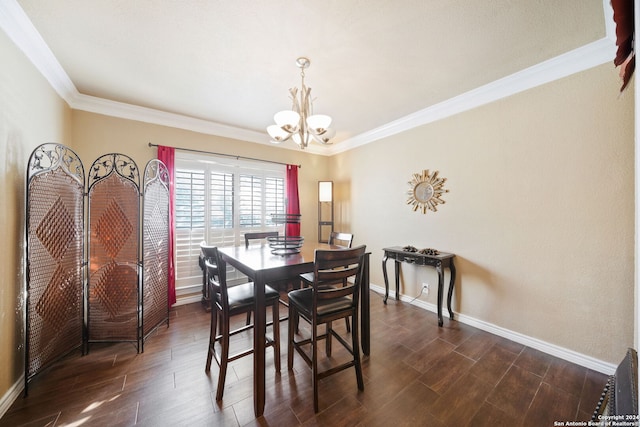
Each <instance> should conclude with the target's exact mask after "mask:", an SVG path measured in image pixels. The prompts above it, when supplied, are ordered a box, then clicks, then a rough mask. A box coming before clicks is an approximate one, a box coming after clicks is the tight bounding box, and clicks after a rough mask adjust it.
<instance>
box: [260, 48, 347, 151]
mask: <svg viewBox="0 0 640 427" xmlns="http://www.w3.org/2000/svg"><path fill="white" fill-rule="evenodd" d="M296 65H297V66H298V68H300V76H301V77H302V86H301V88H300V89H298V88H297V87H294V88H291V89H289V93H290V94H291V100H292V101H293V106H292V107H291V110H284V111H280V112H278V113H276V114H275V115H274V116H273V120H274V121H275V122H276V124H275V125H271V126H269V127H267V132H269V135H270V136H271V138H272V139H271V142H272V143H274V144H279V143H281V142H284V141H287V140H289V139H292V140H293V142H295V143H296V144H298V145H299V146H300V148H302V149H303V150H304V149H305V147H307V146H308V145H309V142H311V141H312V140H313V141H316V142H319V143H321V144H330V142H329V140H330V139H331V138H332V137H333V136H334V135H335V133H336V132H335V130H334V129H329V126H330V125H331V117H329V116H327V115H324V114H313V100H312V99H311V88H310V87H306V86H305V85H304V70H305V69H306V68H308V67H309V65H311V61H309V59H308V58H305V57H300V58H298V59H297V60H296Z"/></svg>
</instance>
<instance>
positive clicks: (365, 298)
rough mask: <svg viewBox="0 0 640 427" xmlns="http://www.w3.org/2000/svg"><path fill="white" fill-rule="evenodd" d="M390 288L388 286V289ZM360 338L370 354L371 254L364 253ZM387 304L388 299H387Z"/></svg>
mask: <svg viewBox="0 0 640 427" xmlns="http://www.w3.org/2000/svg"><path fill="white" fill-rule="evenodd" d="M388 289H389V288H388V287H387V290H388ZM360 293H361V297H360V335H361V337H360V340H361V343H362V353H363V354H365V355H367V356H368V355H369V353H370V352H371V307H370V295H369V254H368V253H366V254H365V255H364V265H363V270H362V285H361V289H360ZM385 304H386V300H385Z"/></svg>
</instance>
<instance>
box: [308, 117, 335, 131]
mask: <svg viewBox="0 0 640 427" xmlns="http://www.w3.org/2000/svg"><path fill="white" fill-rule="evenodd" d="M307 125H309V127H310V128H311V129H314V130H315V131H316V133H318V134H320V135H322V134H323V133H325V132H326V131H327V129H329V126H331V117H329V116H327V115H325V114H314V115H313V116H309V117H307Z"/></svg>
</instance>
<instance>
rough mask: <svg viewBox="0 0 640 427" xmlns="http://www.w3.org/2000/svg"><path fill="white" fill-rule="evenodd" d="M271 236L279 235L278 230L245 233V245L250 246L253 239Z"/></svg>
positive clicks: (263, 238)
mask: <svg viewBox="0 0 640 427" xmlns="http://www.w3.org/2000/svg"><path fill="white" fill-rule="evenodd" d="M269 237H278V232H277V231H260V232H255V233H244V246H245V247H246V248H248V247H249V242H250V241H251V240H265V239H267V238H269Z"/></svg>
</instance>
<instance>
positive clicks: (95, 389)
mask: <svg viewBox="0 0 640 427" xmlns="http://www.w3.org/2000/svg"><path fill="white" fill-rule="evenodd" d="M371 309H372V316H371V319H372V320H371V328H372V349H371V355H370V356H369V357H363V369H364V376H365V389H364V391H361V392H360V391H358V389H357V386H356V379H355V373H354V370H353V369H349V370H346V371H343V372H340V373H338V374H336V375H333V376H331V377H329V378H326V379H325V380H323V381H322V382H321V384H320V409H321V412H319V413H318V414H314V412H313V392H312V389H311V378H310V371H309V370H308V368H307V366H306V364H304V362H303V361H302V360H301V359H300V358H299V356H296V360H295V364H294V371H292V372H288V371H287V369H286V366H287V364H286V358H287V354H286V343H285V340H286V338H285V337H286V336H287V334H286V330H287V325H286V322H282V323H281V325H282V328H281V334H282V348H283V350H282V354H281V360H282V366H283V369H282V372H281V374H280V375H276V374H275V371H274V369H273V357H272V354H273V353H272V352H271V351H270V349H267V375H266V382H267V399H266V407H265V415H264V417H261V418H258V419H256V418H255V417H254V415H253V397H252V396H253V395H252V393H253V388H252V387H253V383H252V379H251V375H252V358H251V357H245V358H243V359H241V360H239V361H236V362H233V363H232V364H231V365H230V368H229V371H228V374H227V384H226V388H225V394H224V400H223V401H222V402H216V401H215V389H216V382H217V372H218V371H217V365H215V363H214V365H213V366H212V371H211V373H210V375H207V374H206V373H205V371H204V365H205V360H206V356H207V344H208V339H209V319H210V316H209V314H208V313H205V311H204V310H203V308H202V306H201V305H200V304H190V305H185V306H180V307H176V308H174V309H172V310H171V325H170V327H169V328H166V327H165V326H162V327H161V328H160V329H159V330H158V331H157V332H156V333H155V334H154V335H152V336H151V337H149V338H148V339H147V341H146V343H145V347H144V350H145V351H144V353H142V354H137V353H136V349H135V347H134V346H133V345H131V344H126V343H118V344H93V345H92V346H91V351H90V353H89V354H88V355H86V356H81V355H80V354H79V352H74V353H73V354H71V355H69V356H68V357H66V358H65V359H64V360H62V361H60V362H58V363H57V364H56V365H54V366H52V367H51V368H50V369H49V370H48V371H46V372H43V373H41V374H39V375H38V376H36V377H35V378H34V379H33V380H32V381H31V383H30V386H29V396H28V397H27V398H22V397H20V398H18V399H17V400H16V402H15V403H14V404H13V405H12V407H11V408H10V409H9V411H8V412H7V413H6V414H5V415H4V416H3V417H2V418H1V419H0V426H132V425H144V426H182V425H184V426H187V425H188V426H198V425H203V426H204V425H209V426H211V425H216V426H246V425H260V426H278V427H283V426H285V427H286V426H298V425H304V426H313V425H327V426H354V425H362V426H385V427H389V426H392V427H399V426H447V427H448V426H491V427H496V426H509V427H513V426H535V427H544V426H553V425H554V421H576V420H583V421H587V420H589V419H590V416H591V413H592V411H593V409H594V407H595V405H596V403H597V401H598V398H599V397H600V393H601V391H602V389H603V387H604V384H605V382H606V379H607V377H606V375H604V374H601V373H597V372H594V371H592V370H589V369H586V368H583V367H581V366H577V365H575V364H572V363H569V362H566V361H564V360H561V359H558V358H555V357H553V356H549V355H547V354H544V353H541V352H540V351H537V350H534V349H532V348H529V347H525V346H523V345H521V344H517V343H515V342H512V341H509V340H506V339H504V338H500V337H497V336H495V335H491V334H489V333H486V332H483V331H480V330H477V329H475V328H472V327H470V326H467V325H464V324H461V323H458V322H455V321H450V320H448V319H446V320H445V324H444V327H442V328H438V326H437V319H436V316H435V314H433V313H430V312H426V311H424V310H422V309H420V308H417V307H414V306H412V305H410V304H407V303H402V302H398V301H394V300H393V299H390V300H389V304H388V305H387V306H385V305H383V303H382V300H381V298H380V296H379V295H377V294H375V293H372V296H371ZM284 312H285V308H282V310H281V313H282V315H284ZM240 317H242V316H240ZM239 321H244V317H242V318H241V319H239ZM339 323H341V322H339ZM342 327H344V326H342ZM250 340H251V337H250V335H245V336H244V337H242V338H240V341H236V342H234V345H243V344H247V343H250V342H251V341H250ZM333 347H334V354H333V358H334V359H335V360H338V359H340V357H341V356H342V354H341V353H340V352H339V351H337V350H338V348H339V347H340V346H339V345H334V346H333ZM621 357H622V356H621Z"/></svg>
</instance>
